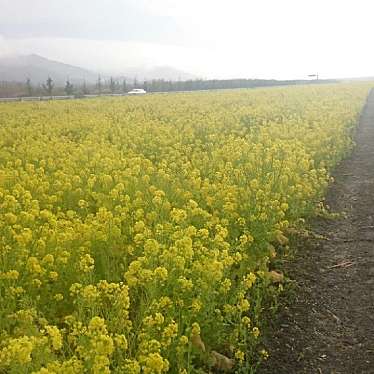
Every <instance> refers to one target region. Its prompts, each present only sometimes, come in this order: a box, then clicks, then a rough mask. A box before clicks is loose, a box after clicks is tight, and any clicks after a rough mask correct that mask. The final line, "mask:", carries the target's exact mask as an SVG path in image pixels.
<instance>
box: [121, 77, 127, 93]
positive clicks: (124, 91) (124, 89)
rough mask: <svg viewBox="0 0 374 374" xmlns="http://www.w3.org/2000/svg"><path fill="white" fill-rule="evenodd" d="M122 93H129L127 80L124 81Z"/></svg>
mask: <svg viewBox="0 0 374 374" xmlns="http://www.w3.org/2000/svg"><path fill="white" fill-rule="evenodd" d="M122 92H123V93H126V92H127V82H126V79H124V80H123V81H122Z"/></svg>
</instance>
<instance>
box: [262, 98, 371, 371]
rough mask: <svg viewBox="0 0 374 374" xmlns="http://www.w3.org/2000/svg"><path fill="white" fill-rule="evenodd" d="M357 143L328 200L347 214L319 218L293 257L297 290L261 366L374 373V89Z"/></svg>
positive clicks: (291, 273) (338, 172)
mask: <svg viewBox="0 0 374 374" xmlns="http://www.w3.org/2000/svg"><path fill="white" fill-rule="evenodd" d="M356 143H357V146H356V148H355V149H354V151H353V153H352V155H351V156H350V157H349V158H348V159H346V160H345V161H343V162H342V163H341V164H340V165H339V167H338V168H337V169H336V171H335V173H334V177H335V183H334V184H333V185H332V186H331V188H330V190H329V192H328V196H327V204H328V205H329V206H330V207H331V210H332V211H333V212H342V211H343V212H346V213H347V218H346V219H339V220H322V219H319V220H317V222H315V223H314V225H313V229H314V230H315V232H317V233H319V234H321V235H324V236H326V237H327V240H319V241H314V242H312V243H311V244H310V245H309V248H305V250H304V249H303V250H300V251H299V253H298V255H297V258H296V260H295V261H293V262H292V264H290V265H288V267H289V269H288V271H289V276H290V277H291V278H292V279H295V281H296V284H297V290H296V296H295V298H294V299H293V300H291V303H289V305H288V306H285V307H284V308H283V309H282V311H281V314H280V318H279V320H278V321H277V322H276V323H275V326H273V329H274V331H273V337H272V339H271V341H270V342H269V345H270V347H269V351H270V354H271V358H269V361H268V362H267V364H266V367H264V368H262V369H261V370H260V371H259V372H260V373H263V374H265V373H272V374H283V373H287V374H293V373H308V374H312V373H319V374H332V373H334V374H343V373H344V374H354V373H360V374H361V373H374V91H372V92H371V94H370V96H369V98H368V102H367V105H366V107H365V108H364V110H363V113H362V115H361V120H360V125H359V128H358V132H357V134H356Z"/></svg>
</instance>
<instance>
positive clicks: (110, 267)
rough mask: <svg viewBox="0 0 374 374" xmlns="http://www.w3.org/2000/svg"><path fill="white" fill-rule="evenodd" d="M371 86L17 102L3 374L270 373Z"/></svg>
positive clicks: (8, 143)
mask: <svg viewBox="0 0 374 374" xmlns="http://www.w3.org/2000/svg"><path fill="white" fill-rule="evenodd" d="M368 89H369V88H368V86H366V85H343V84H340V85H338V84H337V85H328V86H327V85H315V86H305V87H302V86H300V87H283V88H268V89H256V90H235V91H216V92H207V93H191V94H174V95H154V96H144V97H123V98H100V99H91V100H76V101H66V102H35V103H9V104H0V235H1V236H0V237H1V239H0V373H12V374H13V373H14V374H16V373H17V374H19V373H39V374H44V373H64V374H69V373H85V372H86V373H129V374H138V373H139V374H140V373H144V374H162V373H178V374H187V373H196V374H197V373H209V372H210V371H211V372H216V371H217V370H219V369H222V370H227V371H232V372H234V371H236V372H238V373H250V372H254V371H255V368H256V365H257V364H258V362H259V361H260V360H261V359H265V358H266V357H267V352H266V350H265V349H264V347H263V346H262V344H261V334H262V331H261V327H262V321H263V318H264V316H263V311H264V307H265V299H266V298H267V295H273V296H274V295H275V294H276V293H277V292H279V288H281V286H279V285H278V284H277V283H273V282H272V279H271V278H272V277H271V273H270V272H269V270H273V269H272V267H271V262H272V259H273V258H274V256H276V255H277V251H279V250H280V249H282V247H285V246H287V237H286V231H287V228H289V227H297V226H298V225H299V224H300V222H302V221H303V219H304V218H306V217H308V216H310V215H311V214H313V212H314V211H315V209H316V206H317V205H318V202H319V201H321V199H322V198H323V195H324V192H325V189H326V186H327V184H328V182H329V179H330V176H329V173H330V171H331V168H332V167H334V165H336V163H337V162H339V161H340V160H341V159H342V158H343V157H344V156H345V155H347V153H348V152H349V151H350V149H351V148H352V145H353V143H352V140H351V137H352V134H353V131H354V128H355V125H356V122H357V118H358V115H359V112H360V110H361V109H362V107H363V105H364V102H365V98H366V95H367V93H368ZM269 266H270V267H269ZM275 270H276V269H275ZM275 274H277V273H275ZM273 275H274V274H273Z"/></svg>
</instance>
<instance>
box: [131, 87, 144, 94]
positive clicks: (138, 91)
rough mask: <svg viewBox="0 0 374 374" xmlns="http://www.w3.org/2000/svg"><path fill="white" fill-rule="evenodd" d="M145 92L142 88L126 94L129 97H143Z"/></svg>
mask: <svg viewBox="0 0 374 374" xmlns="http://www.w3.org/2000/svg"><path fill="white" fill-rule="evenodd" d="M146 93H147V91H146V90H143V89H142V88H133V89H132V90H131V91H129V92H128V94H129V95H144V94H146Z"/></svg>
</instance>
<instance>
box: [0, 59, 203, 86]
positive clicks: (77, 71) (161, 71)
mask: <svg viewBox="0 0 374 374" xmlns="http://www.w3.org/2000/svg"><path fill="white" fill-rule="evenodd" d="M110 75H113V77H115V78H116V79H123V78H124V77H126V79H128V80H130V81H131V80H134V79H135V78H136V79H137V80H138V81H143V80H153V79H165V80H171V81H178V80H183V81H185V80H190V79H195V78H196V76H194V75H192V74H189V73H186V72H184V71H181V70H177V69H175V68H172V67H169V66H159V67H154V68H152V69H143V68H136V67H134V68H124V69H123V72H121V73H120V76H119V74H110V73H107V74H105V75H103V76H102V78H103V80H106V79H108V78H109V76H110ZM49 76H50V77H51V78H52V79H53V81H54V82H55V84H56V85H57V86H61V85H64V84H65V82H66V80H67V78H69V80H70V81H71V82H72V83H75V84H78V83H79V84H80V83H82V82H83V81H84V80H85V81H86V82H87V83H94V82H96V81H97V77H98V73H96V72H93V71H90V70H87V69H83V68H80V67H77V66H73V65H68V64H64V63H62V62H58V61H53V60H49V59H47V58H45V57H42V56H39V55H36V54H32V55H23V56H9V57H0V81H8V82H9V81H14V82H25V81H26V79H27V78H30V79H31V81H32V83H33V84H39V83H44V82H45V81H46V79H47V78H48V77H49Z"/></svg>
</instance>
